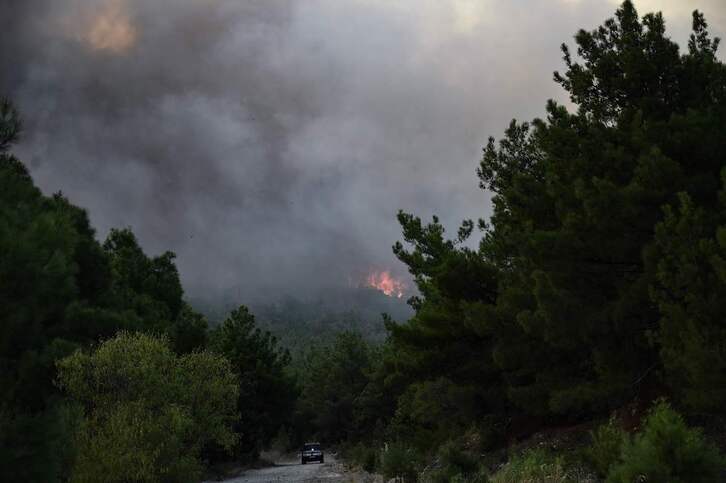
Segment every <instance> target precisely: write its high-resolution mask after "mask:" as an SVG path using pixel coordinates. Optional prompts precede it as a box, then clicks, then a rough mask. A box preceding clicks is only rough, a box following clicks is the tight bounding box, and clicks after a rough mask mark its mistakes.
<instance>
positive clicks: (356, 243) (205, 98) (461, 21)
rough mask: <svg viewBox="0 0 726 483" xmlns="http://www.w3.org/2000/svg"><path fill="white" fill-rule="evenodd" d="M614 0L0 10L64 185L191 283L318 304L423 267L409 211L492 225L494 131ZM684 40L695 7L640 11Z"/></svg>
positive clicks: (693, 3)
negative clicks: (405, 234) (336, 290)
mask: <svg viewBox="0 0 726 483" xmlns="http://www.w3.org/2000/svg"><path fill="white" fill-rule="evenodd" d="M617 3H618V2H615V1H611V0H506V1H505V0H498V1H495V0H406V1H404V0H400V1H397V0H289V1H287V0H279V1H278V0H257V1H252V0H248V1H245V0H0V95H3V94H4V95H8V96H10V97H11V99H12V100H14V101H15V103H16V104H17V105H18V107H19V108H20V110H21V113H22V115H23V117H24V120H25V126H26V129H25V133H24V137H23V140H22V142H21V144H20V145H19V146H18V147H17V149H16V153H17V154H18V155H19V157H20V158H21V159H22V160H23V161H25V163H26V164H27V165H28V166H29V167H30V170H31V172H32V174H33V176H34V178H35V180H36V182H37V183H38V184H39V185H40V186H41V188H42V189H43V190H44V191H45V192H46V193H51V192H55V191H58V190H62V191H63V192H64V193H65V194H66V195H67V196H68V197H69V198H70V199H71V200H72V201H73V202H74V203H76V204H79V205H81V206H83V207H86V208H88V210H89V212H90V215H91V219H92V221H93V224H94V226H95V227H96V228H97V229H98V232H99V237H100V238H104V237H105V235H106V233H107V232H108V230H109V229H110V228H111V227H122V226H131V227H132V228H133V230H134V231H135V232H136V234H137V235H138V237H139V239H140V240H141V242H142V244H143V246H144V248H145V249H146V251H147V252H148V253H151V254H156V253H159V252H160V251H162V250H165V249H170V250H173V251H175V252H176V253H177V255H178V260H177V262H178V266H179V268H180V270H181V273H182V278H183V280H184V284H185V287H186V289H187V292H188V293H190V294H191V295H195V296H209V295H210V294H215V293H228V292H230V291H233V292H234V293H236V294H238V295H239V296H240V297H241V298H242V299H243V300H240V302H244V301H245V300H244V299H246V298H254V297H258V296H266V295H269V294H270V293H279V292H281V291H282V292H286V293H299V294H303V295H305V294H311V293H314V292H315V291H317V290H319V289H321V288H322V289H324V288H326V287H328V286H336V285H342V284H347V283H349V281H351V280H352V281H354V282H355V281H356V280H363V279H364V276H365V274H366V273H367V272H368V271H369V270H372V269H390V270H392V271H393V273H397V274H399V275H400V274H402V273H404V272H405V270H404V267H402V266H401V265H400V264H399V263H398V262H397V261H395V259H394V257H393V255H392V253H391V245H392V243H393V242H395V241H396V240H398V239H399V238H400V229H399V227H398V225H397V222H396V220H395V214H396V212H397V210H398V209H404V210H406V211H413V212H415V213H416V214H418V215H420V216H422V217H425V218H429V217H430V216H431V215H432V214H438V215H439V216H440V217H441V218H442V220H443V221H444V222H445V223H446V225H447V226H448V227H449V228H450V230H451V231H455V229H456V227H457V225H458V223H459V222H460V221H461V220H462V219H464V218H478V217H482V216H487V215H488V212H489V203H488V197H487V195H486V193H484V192H482V191H480V190H479V189H478V188H477V180H476V179H475V175H474V170H475V167H476V165H477V162H478V159H479V156H480V152H481V147H482V145H483V144H484V143H485V142H486V139H487V137H488V136H489V135H494V136H499V135H500V134H501V132H502V130H503V128H504V127H505V126H506V124H507V123H508V122H509V120H511V119H512V118H513V117H516V118H518V119H520V120H526V119H530V118H532V117H535V116H538V115H541V114H542V113H543V107H544V104H545V101H546V100H547V99H548V98H556V99H560V100H564V95H563V93H562V92H561V90H560V89H559V87H558V86H556V85H555V84H554V82H552V72H553V71H554V70H556V69H561V68H562V62H561V59H560V57H561V55H560V51H559V45H560V44H561V43H562V42H563V41H565V42H568V43H572V42H571V39H572V36H573V34H574V33H575V32H576V30H577V29H578V28H581V27H584V28H587V29H592V28H595V27H596V26H597V25H599V24H600V23H602V21H604V20H605V18H607V17H609V16H612V15H613V13H614V10H615V8H616V5H617ZM636 6H637V7H638V9H639V11H640V12H641V13H645V12H647V11H651V10H663V11H664V14H665V16H666V20H667V22H668V28H669V31H670V32H671V35H672V36H673V37H674V38H675V39H676V40H678V41H679V42H680V43H681V44H682V45H683V42H684V41H685V39H686V38H687V34H688V30H689V27H690V21H691V18H690V12H691V11H692V10H693V9H694V8H699V9H701V10H703V11H704V12H705V13H706V15H707V19H708V20H709V21H710V23H711V30H712V32H714V33H715V34H717V35H724V34H726V2H725V1H724V0H665V1H656V0H642V1H639V2H636Z"/></svg>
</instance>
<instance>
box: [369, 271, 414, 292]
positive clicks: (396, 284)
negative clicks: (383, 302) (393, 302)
mask: <svg viewBox="0 0 726 483" xmlns="http://www.w3.org/2000/svg"><path fill="white" fill-rule="evenodd" d="M366 286H367V287H370V288H374V289H376V290H378V291H380V292H383V293H384V294H385V295H388V296H389V297H396V298H399V299H400V298H401V297H403V295H404V293H405V291H406V284H405V283H404V282H403V281H402V280H397V279H396V278H394V277H393V276H391V272H389V271H388V270H382V271H378V270H375V271H373V272H371V273H370V274H369V275H368V276H367V277H366Z"/></svg>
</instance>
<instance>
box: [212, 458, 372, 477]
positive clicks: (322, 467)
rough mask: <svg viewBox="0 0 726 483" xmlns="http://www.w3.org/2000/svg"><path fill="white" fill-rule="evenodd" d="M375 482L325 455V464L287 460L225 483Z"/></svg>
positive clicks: (248, 472)
mask: <svg viewBox="0 0 726 483" xmlns="http://www.w3.org/2000/svg"><path fill="white" fill-rule="evenodd" d="M369 481H373V479H369V478H368V477H367V476H363V475H359V474H352V473H348V472H346V470H345V469H344V468H343V465H341V464H339V463H338V462H336V461H335V459H334V458H333V457H332V456H330V455H325V463H323V464H318V463H308V464H306V465H301V464H300V460H299V459H298V460H294V461H292V460H285V461H280V462H278V463H275V466H272V467H269V468H262V469H259V470H248V471H245V472H244V473H243V474H241V475H240V476H238V477H236V478H232V479H229V480H224V482H223V483H271V482H278V483H282V482H290V483H343V482H346V483H348V482H351V483H365V482H369Z"/></svg>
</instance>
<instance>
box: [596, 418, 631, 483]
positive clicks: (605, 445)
mask: <svg viewBox="0 0 726 483" xmlns="http://www.w3.org/2000/svg"><path fill="white" fill-rule="evenodd" d="M591 434H592V446H591V447H590V448H588V450H587V453H586V459H587V461H588V462H589V463H590V464H591V465H592V467H593V468H594V469H595V471H597V473H598V475H600V476H601V477H606V476H607V475H608V472H609V471H610V467H611V466H612V465H613V463H615V462H616V461H617V460H618V458H619V457H620V448H621V446H622V444H623V440H624V439H625V438H626V437H627V433H625V431H623V430H622V429H621V428H620V427H618V426H617V423H616V422H615V419H614V418H610V421H608V423H607V424H603V425H602V426H600V427H599V428H597V430H596V431H595V432H593V433H591Z"/></svg>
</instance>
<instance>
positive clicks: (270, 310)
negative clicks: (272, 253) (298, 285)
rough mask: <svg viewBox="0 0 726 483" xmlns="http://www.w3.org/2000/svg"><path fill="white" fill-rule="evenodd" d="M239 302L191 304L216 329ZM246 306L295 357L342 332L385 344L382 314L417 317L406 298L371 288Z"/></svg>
mask: <svg viewBox="0 0 726 483" xmlns="http://www.w3.org/2000/svg"><path fill="white" fill-rule="evenodd" d="M240 304H245V301H239V302H237V301H232V300H219V301H209V300H201V299H198V300H193V301H192V305H193V306H194V307H195V308H196V310H199V311H200V312H202V313H204V314H205V315H206V316H207V317H208V318H209V321H210V323H211V324H212V325H216V324H217V323H219V322H220V321H222V320H224V318H225V317H226V316H227V314H228V313H229V312H230V310H232V309H234V308H236V307H237V306H238V305H240ZM246 305H248V306H249V308H250V310H251V311H252V313H253V314H254V315H255V318H256V320H257V324H258V326H259V327H260V328H261V329H264V330H269V331H270V332H271V333H273V334H274V335H275V336H277V337H278V339H280V342H281V343H282V344H283V345H284V346H286V347H288V348H289V349H290V350H291V351H292V352H293V353H298V352H299V351H301V350H304V349H305V348H306V347H307V346H309V345H310V344H311V343H313V342H316V341H320V340H327V339H329V338H331V337H332V336H333V335H335V334H336V333H339V332H343V331H355V332H359V333H360V334H362V335H363V336H364V337H365V338H366V339H367V340H370V341H371V342H382V341H383V340H384V339H385V337H386V331H385V328H384V326H383V317H382V314H383V313H386V314H388V315H390V316H391V317H392V318H393V319H394V320H397V321H404V320H406V319H408V318H409V317H410V316H411V315H412V314H413V311H412V309H411V307H409V306H408V304H406V302H405V301H404V300H403V299H399V298H395V297H389V296H386V295H384V294H382V293H381V292H378V291H377V290H373V289H368V288H345V289H339V290H335V291H330V292H327V293H326V294H325V296H324V297H323V296H321V297H318V298H316V299H312V300H303V299H299V298H296V297H293V296H290V295H286V296H281V297H280V298H279V299H278V300H275V301H266V302H250V303H248V304H246Z"/></svg>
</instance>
